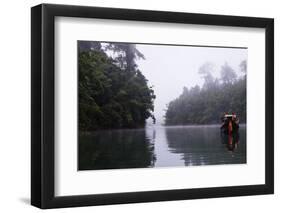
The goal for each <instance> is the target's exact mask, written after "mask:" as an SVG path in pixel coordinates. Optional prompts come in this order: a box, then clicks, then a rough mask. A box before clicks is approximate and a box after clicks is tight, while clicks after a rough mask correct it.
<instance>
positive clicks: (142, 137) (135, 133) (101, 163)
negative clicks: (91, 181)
mask: <svg viewBox="0 0 281 213" xmlns="http://www.w3.org/2000/svg"><path fill="white" fill-rule="evenodd" d="M78 158H79V161H78V167H79V168H78V169H79V170H89V169H117V168H118V169H121V168H146V167H154V163H155V160H156V157H155V154H154V142H153V138H150V139H148V138H147V137H146V134H145V131H144V130H141V129H140V130H113V131H97V132H93V133H90V134H89V133H84V134H80V135H79V155H78Z"/></svg>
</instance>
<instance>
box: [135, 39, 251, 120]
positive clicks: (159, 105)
mask: <svg viewBox="0 0 281 213" xmlns="http://www.w3.org/2000/svg"><path fill="white" fill-rule="evenodd" d="M136 47H137V49H138V50H139V51H140V52H142V53H143V55H144V56H145V60H142V59H140V60H137V64H138V66H139V69H140V70H141V72H142V73H143V74H144V75H145V77H146V78H147V79H148V85H149V86H153V89H154V92H155V95H156V99H155V102H154V105H155V110H154V114H155V117H156V121H157V124H161V123H163V120H164V117H163V116H164V114H165V109H166V106H167V104H168V103H169V102H170V101H172V100H174V99H175V98H177V97H178V96H179V95H180V94H181V93H182V91H183V87H184V86H185V87H188V88H190V87H193V86H195V85H199V86H202V84H203V79H202V78H201V76H200V75H199V74H198V70H199V68H200V66H202V65H203V64H204V63H207V62H208V63H212V64H213V65H214V71H213V73H212V74H213V76H214V77H215V78H219V77H220V70H221V66H223V65H224V64H225V63H227V64H228V65H229V66H230V67H232V69H234V71H235V72H236V74H237V76H241V75H242V73H241V72H240V67H239V65H240V63H241V61H243V60H247V49H245V48H244V49H242V48H217V47H194V46H168V45H146V44H137V46H136Z"/></svg>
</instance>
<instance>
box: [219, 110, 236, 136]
mask: <svg viewBox="0 0 281 213" xmlns="http://www.w3.org/2000/svg"><path fill="white" fill-rule="evenodd" d="M221 121H222V124H221V130H222V131H223V132H224V133H226V134H232V133H235V132H237V131H238V129H239V119H238V117H237V115H236V114H235V113H234V112H233V113H232V114H229V113H224V116H223V117H222V118H221Z"/></svg>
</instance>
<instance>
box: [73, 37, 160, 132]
mask: <svg viewBox="0 0 281 213" xmlns="http://www.w3.org/2000/svg"><path fill="white" fill-rule="evenodd" d="M78 50H79V52H78V60H79V63H78V64H79V68H78V69H79V131H94V130H98V129H118V128H119V129H120V128H140V127H144V126H145V121H146V119H147V118H149V117H151V118H152V119H154V115H153V110H154V105H153V101H154V99H155V98H156V96H155V95H154V91H153V89H152V87H149V86H148V84H147V79H146V78H145V76H144V75H143V74H142V73H141V71H140V70H139V69H138V67H137V64H136V63H135V60H136V59H138V58H141V59H144V56H143V55H142V53H140V52H139V51H138V50H137V49H136V45H134V44H126V43H101V42H94V41H78Z"/></svg>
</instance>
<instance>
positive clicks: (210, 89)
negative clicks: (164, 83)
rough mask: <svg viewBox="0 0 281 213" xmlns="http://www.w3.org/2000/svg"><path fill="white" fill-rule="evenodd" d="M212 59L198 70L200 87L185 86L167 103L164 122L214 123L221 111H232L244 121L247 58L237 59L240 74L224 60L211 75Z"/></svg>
mask: <svg viewBox="0 0 281 213" xmlns="http://www.w3.org/2000/svg"><path fill="white" fill-rule="evenodd" d="M213 70H214V65H213V64H212V63H205V64H203V65H202V66H201V67H200V69H199V71H198V73H199V74H200V75H201V76H202V78H203V79H204V84H203V86H202V87H199V86H198V85H196V86H194V87H191V88H190V89H188V88H186V87H184V88H183V92H182V94H181V95H180V96H179V97H178V98H176V99H175V100H173V101H171V102H170V103H169V104H168V105H167V110H166V114H165V124H166V125H195V124H197V125H198V124H217V123H219V118H220V117H222V116H223V114H224V113H233V112H235V114H236V115H237V116H238V118H239V120H240V122H241V123H246V79H247V78H246V70H247V62H246V61H245V60H244V61H242V62H241V63H240V71H241V73H242V76H241V77H237V74H236V73H235V71H234V70H233V69H232V68H231V67H230V66H229V65H228V64H227V63H225V64H224V65H223V66H222V67H221V71H220V78H214V77H213V75H212V72H213Z"/></svg>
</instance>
